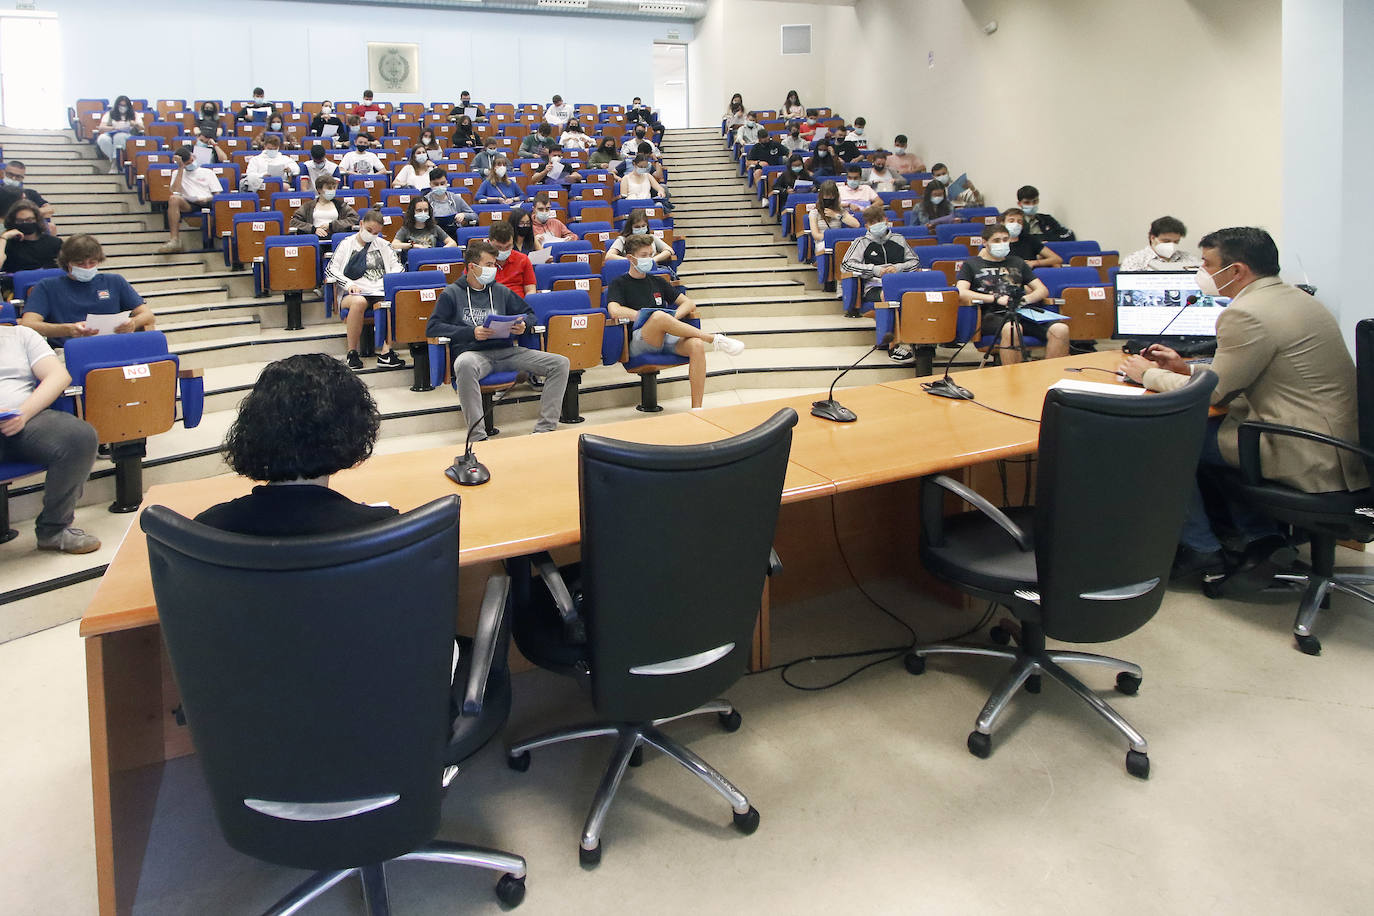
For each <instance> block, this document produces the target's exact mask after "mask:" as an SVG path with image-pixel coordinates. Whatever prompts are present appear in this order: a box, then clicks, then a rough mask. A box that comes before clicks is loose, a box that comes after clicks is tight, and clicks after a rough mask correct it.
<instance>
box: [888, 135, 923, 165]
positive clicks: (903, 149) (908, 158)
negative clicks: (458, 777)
mask: <svg viewBox="0 0 1374 916" xmlns="http://www.w3.org/2000/svg"><path fill="white" fill-rule="evenodd" d="M887 166H888V168H890V169H892V170H893V171H894V172H896V173H898V174H899V175H910V174H911V173H912V172H924V171H925V170H926V164H925V163H924V162H922V161H921V157H920V156H917V155H916V154H915V153H912V152H910V150H909V147H908V146H907V138H906V134H898V135H897V136H895V137H893V138H892V155H891V156H888V157H887Z"/></svg>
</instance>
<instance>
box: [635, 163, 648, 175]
mask: <svg viewBox="0 0 1374 916" xmlns="http://www.w3.org/2000/svg"><path fill="white" fill-rule="evenodd" d="M635 174H636V175H647V174H649V170H648V169H646V168H645V167H644V166H642V165H637V166H635Z"/></svg>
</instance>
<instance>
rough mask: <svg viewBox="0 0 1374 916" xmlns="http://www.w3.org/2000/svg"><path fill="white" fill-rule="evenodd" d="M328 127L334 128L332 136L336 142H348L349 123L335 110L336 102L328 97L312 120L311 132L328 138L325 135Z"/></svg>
mask: <svg viewBox="0 0 1374 916" xmlns="http://www.w3.org/2000/svg"><path fill="white" fill-rule="evenodd" d="M326 127H332V128H334V130H333V131H332V132H331V134H330V136H332V137H333V139H334V142H335V143H336V144H344V143H347V142H348V125H347V124H345V123H344V120H343V118H341V117H339V114H338V112H336V111H335V110H334V103H333V102H331V101H329V100H328V99H326V100H325V101H324V104H322V105H321V106H320V113H319V114H317V115H315V117H314V118H312V119H311V120H310V132H311V133H312V134H314V135H315V136H317V137H320V138H322V139H327V138H325V136H324V134H325V130H324V129H325V128H326Z"/></svg>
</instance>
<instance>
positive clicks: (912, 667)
mask: <svg viewBox="0 0 1374 916" xmlns="http://www.w3.org/2000/svg"><path fill="white" fill-rule="evenodd" d="M902 664H903V665H904V666H906V673H907V674H925V673H926V657H925V656H924V655H917V654H916V653H915V652H908V653H907V655H906V657H905V658H903V659H902Z"/></svg>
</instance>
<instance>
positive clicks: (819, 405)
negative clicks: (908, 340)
mask: <svg viewBox="0 0 1374 916" xmlns="http://www.w3.org/2000/svg"><path fill="white" fill-rule="evenodd" d="M896 336H897V335H896V334H885V335H883V339H882V340H880V341H878V343H876V344H874V345H873V349H872V350H869V351H868V352H867V353H865V354H864V355H863V356H860V357H859V358H858V359H856V360H855V361H854V365H853V366H850V367H849V369H853V368H855V367H856V366H858V365H859V363H861V362H863V361H864V360H866V359H868V358H869V357H870V356H872V355H873V354H874V353H876V352H877V351H878V350H880V349H881V348H883V347H885V346H887V345H888V344H890V343H892V339H893V338H894V337H896ZM849 369H846V370H844V371H843V372H841V373H840V374H839V375H837V376H835V381H833V382H831V383H830V394H829V395H827V396H826V399H825V400H824V401H812V402H811V416H813V417H820V418H821V419H822V420H832V421H834V422H836V423H853V422H854V421H855V420H857V419H859V415H858V414H856V413H855V412H854V411H852V410H850V409H849V408H848V407H845V406H843V405H841V404H840V403H839V402H838V401H836V400H835V386H836V385H837V384H839V381H840V379H842V378H844V377H845V376H846V375H848V374H849Z"/></svg>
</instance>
